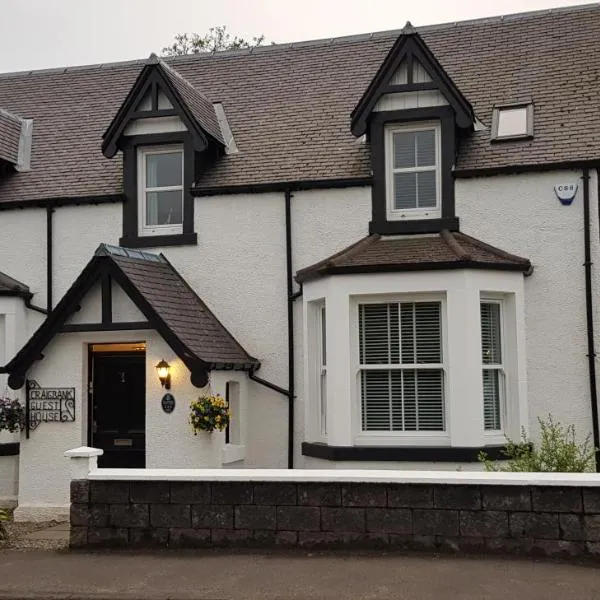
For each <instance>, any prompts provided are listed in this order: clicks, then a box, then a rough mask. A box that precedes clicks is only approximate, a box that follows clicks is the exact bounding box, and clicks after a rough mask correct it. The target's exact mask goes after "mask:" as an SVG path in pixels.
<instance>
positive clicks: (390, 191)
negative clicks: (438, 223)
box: [384, 120, 442, 221]
mask: <svg viewBox="0 0 600 600" xmlns="http://www.w3.org/2000/svg"><path fill="white" fill-rule="evenodd" d="M431 130H433V131H434V133H435V167H434V168H431V167H429V166H428V167H411V168H405V169H395V168H394V144H393V138H394V134H395V133H400V132H402V133H415V132H419V131H431ZM441 131H442V127H441V123H440V121H437V120H436V121H420V122H414V123H389V124H386V125H385V127H384V153H385V196H386V214H387V219H388V220H389V221H410V220H416V219H439V218H441V216H442V133H441ZM427 171H434V172H435V190H436V204H435V207H430V208H407V209H401V210H398V209H396V208H395V207H394V175H395V173H419V172H427Z"/></svg>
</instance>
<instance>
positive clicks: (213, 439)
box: [194, 431, 225, 469]
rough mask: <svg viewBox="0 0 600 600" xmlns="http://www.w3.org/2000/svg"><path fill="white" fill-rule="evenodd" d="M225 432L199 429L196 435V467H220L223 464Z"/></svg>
mask: <svg viewBox="0 0 600 600" xmlns="http://www.w3.org/2000/svg"><path fill="white" fill-rule="evenodd" d="M224 444H225V434H224V433H223V432H221V431H212V432H210V433H209V432H208V431H199V432H198V433H197V434H196V435H195V436H194V445H195V446H196V450H195V456H196V461H197V464H196V468H198V469H219V468H221V466H222V465H223V461H222V454H223V445H224Z"/></svg>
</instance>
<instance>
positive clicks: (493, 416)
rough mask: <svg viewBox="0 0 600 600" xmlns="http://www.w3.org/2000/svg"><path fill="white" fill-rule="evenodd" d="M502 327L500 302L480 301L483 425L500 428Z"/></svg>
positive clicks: (490, 429) (488, 428) (489, 429)
mask: <svg viewBox="0 0 600 600" xmlns="http://www.w3.org/2000/svg"><path fill="white" fill-rule="evenodd" d="M501 335H502V328H501V323H500V304H498V303H497V302H482V303H481V362H482V365H483V425H484V429H485V430H488V431H495V430H501V429H502V418H501V414H502V410H501V403H502V373H503V371H502V339H501Z"/></svg>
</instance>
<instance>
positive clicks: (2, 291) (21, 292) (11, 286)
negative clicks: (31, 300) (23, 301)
mask: <svg viewBox="0 0 600 600" xmlns="http://www.w3.org/2000/svg"><path fill="white" fill-rule="evenodd" d="M0 296H25V297H31V296H32V293H31V292H30V291H29V286H27V285H25V284H24V283H21V282H20V281H17V280H16V279H14V278H12V277H11V276H10V275H7V274H6V273H2V272H0Z"/></svg>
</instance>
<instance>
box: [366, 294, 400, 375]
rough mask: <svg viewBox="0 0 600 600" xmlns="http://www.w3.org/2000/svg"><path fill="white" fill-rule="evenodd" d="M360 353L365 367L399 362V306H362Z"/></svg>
mask: <svg viewBox="0 0 600 600" xmlns="http://www.w3.org/2000/svg"><path fill="white" fill-rule="evenodd" d="M359 338H360V341H359V351H360V362H361V364H363V365H374V364H384V365H385V364H394V363H397V362H398V359H399V356H398V342H399V339H398V305H397V304H361V305H360V307H359Z"/></svg>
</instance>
